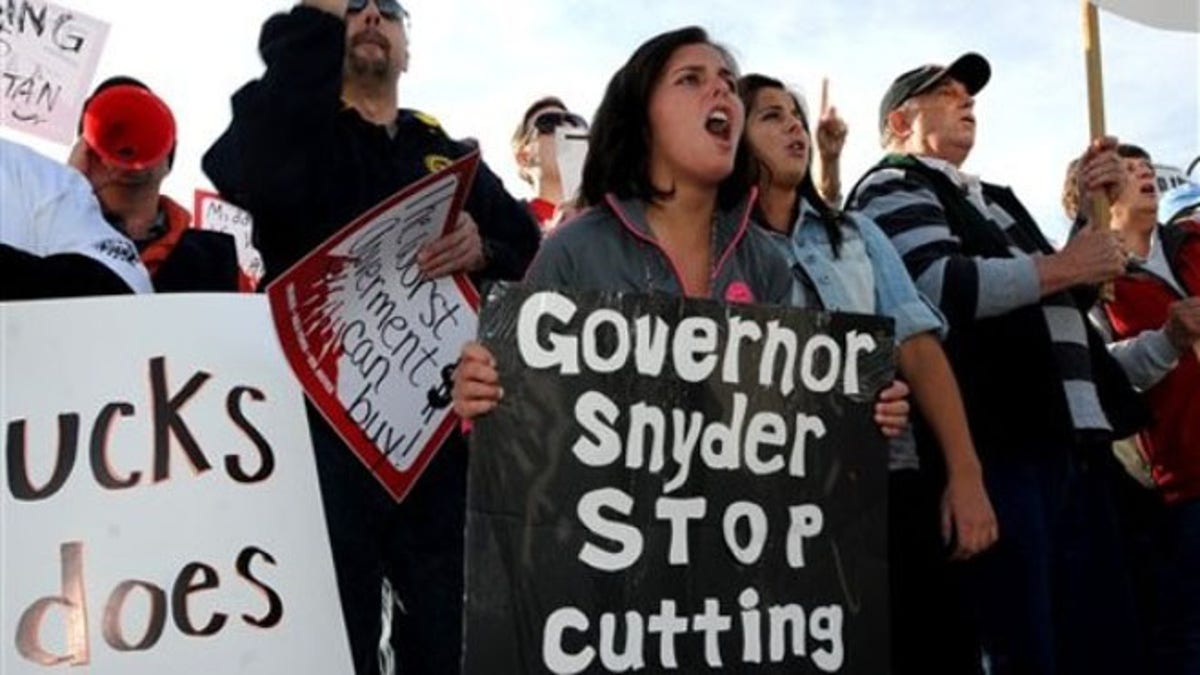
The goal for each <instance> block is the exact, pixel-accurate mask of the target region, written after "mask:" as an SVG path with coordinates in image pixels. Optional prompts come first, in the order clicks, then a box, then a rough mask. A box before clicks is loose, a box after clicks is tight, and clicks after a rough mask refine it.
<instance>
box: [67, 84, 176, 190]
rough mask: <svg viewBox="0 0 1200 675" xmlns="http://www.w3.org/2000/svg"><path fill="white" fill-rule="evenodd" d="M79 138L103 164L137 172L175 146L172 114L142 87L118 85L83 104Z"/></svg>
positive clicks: (160, 158)
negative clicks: (84, 107) (81, 132)
mask: <svg viewBox="0 0 1200 675" xmlns="http://www.w3.org/2000/svg"><path fill="white" fill-rule="evenodd" d="M83 140H84V141H85V142H87V144H88V146H90V147H91V148H92V149H93V150H95V151H96V154H98V155H100V158H101V159H103V160H104V162H105V163H106V164H109V165H111V166H115V167H117V168H120V169H126V170H130V171H141V170H142V169H147V168H149V167H152V166H154V165H156V164H158V163H159V162H161V161H162V160H163V159H164V158H166V156H167V155H168V154H169V153H170V152H171V148H173V147H175V117H174V115H172V114H171V109H170V108H168V107H167V104H166V103H163V102H162V100H161V99H160V98H158V97H157V96H155V95H154V94H152V93H150V92H149V91H147V90H146V89H143V88H142V87H138V86H136V85H131V84H120V85H116V86H112V87H109V88H107V89H105V90H104V91H102V92H100V93H99V94H96V96H95V97H93V98H92V100H91V101H90V102H89V103H88V104H87V108H86V109H85V110H84V111H83Z"/></svg>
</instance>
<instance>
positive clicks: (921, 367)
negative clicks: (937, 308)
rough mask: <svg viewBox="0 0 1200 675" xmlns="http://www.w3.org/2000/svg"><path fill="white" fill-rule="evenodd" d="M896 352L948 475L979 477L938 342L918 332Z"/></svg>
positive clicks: (958, 398)
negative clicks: (976, 475) (940, 453)
mask: <svg viewBox="0 0 1200 675" xmlns="http://www.w3.org/2000/svg"><path fill="white" fill-rule="evenodd" d="M899 352H900V358H899V361H900V372H901V373H902V374H903V375H904V377H905V379H907V380H908V383H909V386H910V387H911V388H912V392H913V398H914V400H915V401H916V404H917V409H918V410H920V412H921V415H922V416H923V417H924V418H925V420H926V422H928V424H929V426H930V428H931V429H932V430H933V434H934V436H935V437H936V438H937V440H938V444H939V445H940V446H941V448H942V456H943V458H944V459H945V462H946V474H947V476H948V477H955V476H962V475H973V474H978V473H979V472H980V471H981V469H980V465H979V458H978V456H977V455H976V454H975V445H974V443H973V442H972V441H971V432H970V428H969V427H968V426H967V414H966V411H965V410H964V409H963V403H962V396H961V395H960V393H959V389H958V381H957V380H956V379H955V378H954V372H953V371H952V370H951V369H950V362H949V361H947V360H946V354H945V352H944V351H942V345H941V343H940V342H938V341H937V338H935V337H934V336H933V334H932V333H921V334H919V335H914V336H913V337H911V338H909V339H907V340H905V341H904V342H903V343H901V344H900V350H899Z"/></svg>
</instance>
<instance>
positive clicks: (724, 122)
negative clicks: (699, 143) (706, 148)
mask: <svg viewBox="0 0 1200 675" xmlns="http://www.w3.org/2000/svg"><path fill="white" fill-rule="evenodd" d="M704 129H705V130H706V131H708V133H710V134H712V135H713V136H716V137H717V138H719V139H721V140H722V141H726V142H728V141H729V140H730V139H731V138H732V137H733V125H732V124H730V122H729V113H728V112H726V111H724V110H722V109H720V108H717V109H715V110H713V111H712V112H710V113H709V114H708V117H707V118H705V120H704Z"/></svg>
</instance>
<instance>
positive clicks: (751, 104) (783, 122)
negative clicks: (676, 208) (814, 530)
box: [738, 75, 997, 673]
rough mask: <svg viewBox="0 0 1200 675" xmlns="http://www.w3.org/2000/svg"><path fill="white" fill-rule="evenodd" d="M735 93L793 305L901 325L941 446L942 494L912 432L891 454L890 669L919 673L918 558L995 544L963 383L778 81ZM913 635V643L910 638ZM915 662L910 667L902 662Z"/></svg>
mask: <svg viewBox="0 0 1200 675" xmlns="http://www.w3.org/2000/svg"><path fill="white" fill-rule="evenodd" d="M738 91H739V94H740V96H741V98H742V102H743V103H744V104H745V106H746V130H745V135H744V138H743V143H742V149H741V152H742V153H743V154H745V155H746V156H747V157H748V158H749V159H750V161H751V162H752V165H753V169H752V173H753V174H754V175H756V177H757V183H758V186H759V208H758V213H757V219H756V220H757V221H758V222H759V223H761V224H762V225H763V226H764V231H765V232H768V233H769V235H770V237H771V239H772V240H773V241H774V242H775V243H776V245H777V246H778V248H779V250H780V251H781V252H782V253H783V254H784V255H785V256H786V257H787V258H788V259H789V261H790V262H791V263H792V269H793V270H794V271H795V276H796V287H795V296H796V297H795V298H794V301H795V303H796V304H799V305H801V306H807V307H814V308H822V309H827V310H831V311H833V310H836V311H843V312H855V313H863V314H879V315H883V316H889V317H891V318H892V319H894V320H895V325H896V342H897V346H898V354H899V369H900V373H901V374H902V375H903V376H904V378H905V379H906V380H908V382H909V383H910V384H911V386H912V390H913V395H914V397H915V399H916V404H917V407H918V409H919V410H920V411H921V413H922V416H923V418H924V420H925V421H926V422H927V423H928V426H929V428H930V429H931V431H932V433H933V435H934V436H935V437H936V440H937V443H938V444H939V445H940V446H941V449H942V460H943V462H942V464H944V466H945V472H946V479H945V484H944V487H941V488H936V489H931V488H929V487H927V486H926V485H925V484H924V483H923V482H922V481H924V480H926V478H925V476H927V475H928V470H927V471H926V472H925V473H924V474H921V473H918V471H916V468H917V464H918V461H917V452H916V446H915V443H914V441H913V438H912V435H911V434H905V435H904V436H903V437H901V438H897V439H894V440H893V442H892V445H891V452H890V456H889V467H890V468H891V474H890V475H891V479H890V485H889V502H890V520H891V527H890V534H889V540H890V541H889V546H890V549H891V557H892V561H891V562H892V564H891V566H890V569H891V573H892V583H891V587H892V593H893V598H892V612H893V617H894V620H893V622H892V625H893V630H894V631H896V632H895V633H894V634H893V645H894V646H895V648H894V649H893V657H894V661H896V663H895V665H896V669H895V672H897V673H909V672H919V669H918V670H914V667H916V663H922V664H925V665H928V664H929V663H930V662H929V661H928V658H927V656H928V655H927V654H925V652H927V651H928V649H927V647H926V645H925V644H924V643H923V641H922V640H921V639H920V635H918V633H921V634H924V633H925V632H927V631H928V630H929V625H928V624H926V623H922V622H915V621H913V620H912V617H913V616H915V614H914V612H917V611H919V610H920V609H921V608H922V607H921V604H922V603H923V604H924V605H925V608H926V609H928V608H929V607H930V606H931V605H932V604H933V602H934V600H935V598H933V597H930V595H931V594H929V593H928V592H927V588H926V587H925V586H923V585H922V583H923V582H924V581H925V580H923V579H920V578H913V575H916V574H922V573H934V570H932V569H927V570H921V569H920V568H919V567H918V566H919V565H922V564H925V562H923V561H921V560H919V557H921V556H926V557H928V558H932V559H936V558H937V557H938V556H939V555H940V554H941V552H942V551H943V550H944V551H945V552H947V553H948V554H949V557H950V558H952V559H955V560H962V559H966V558H969V557H971V556H974V555H976V554H978V553H979V552H981V551H983V550H984V549H986V548H988V547H989V546H991V544H992V543H993V542H994V541H995V540H996V537H997V526H996V517H995V514H994V513H993V511H992V506H991V503H990V501H989V500H988V497H987V493H986V491H985V489H984V485H983V475H982V470H981V468H980V464H979V460H978V458H977V457H976V455H975V447H974V445H973V443H972V441H971V436H970V433H969V431H968V427H967V419H966V413H965V412H964V409H963V404H962V400H961V399H960V397H959V393H958V384H957V381H956V380H955V377H954V373H953V371H951V369H950V365H949V362H948V361H947V359H946V355H945V352H944V351H943V350H942V347H941V343H940V342H939V340H938V337H937V332H938V331H940V330H942V329H943V322H942V319H941V317H940V315H939V314H937V313H936V312H935V310H933V309H932V306H931V305H929V304H928V303H927V302H925V301H924V300H923V299H922V297H921V296H920V294H919V293H918V292H917V290H916V288H915V286H914V285H913V282H912V280H911V278H910V277H909V275H908V272H907V271H906V270H905V268H904V265H903V263H902V262H901V261H900V258H899V256H898V254H897V253H896V251H895V249H893V248H892V245H891V243H890V242H889V241H888V239H887V237H886V236H885V235H884V234H883V233H882V232H881V231H880V230H879V228H878V227H877V226H876V225H875V224H874V223H873V222H872V221H870V220H869V219H867V218H865V217H863V216H861V215H859V214H856V213H841V212H838V211H836V210H834V209H832V208H830V207H829V206H828V205H827V204H826V203H825V201H824V200H822V199H821V197H820V196H819V195H818V193H817V189H816V186H815V184H814V182H813V178H812V175H811V173H810V171H809V168H810V160H811V158H812V149H813V146H812V137H811V136H810V134H809V131H808V129H809V127H808V121H807V120H806V119H805V116H804V111H803V109H802V108H801V106H800V104H799V101H798V100H797V98H796V96H795V95H793V94H792V93H791V92H790V91H788V90H787V89H786V88H785V87H784V85H783V84H782V83H781V82H779V81H778V80H775V79H772V78H769V77H765V76H762V75H747V76H745V77H743V78H742V79H741V80H740V81H739V82H738ZM939 493H940V504H939V503H938V501H937V500H938V499H939ZM925 502H930V503H928V504H925ZM925 507H928V508H925ZM939 520H940V529H941V538H942V541H941V542H940V544H939V542H938V541H937V528H938V526H939ZM930 542H932V544H931V545H929V544H930ZM922 547H923V548H922ZM914 556H917V558H918V559H914ZM943 595H944V594H943ZM909 627H911V628H912V631H913V633H912V636H911V637H909V636H908V634H907V633H905V632H904V631H905V630H907V629H908V628H909ZM939 634H940V633H939ZM910 652H911V653H910ZM917 652H920V653H919V654H918V653H917ZM909 656H911V657H912V658H913V659H914V661H912V662H909V663H907V664H906V663H904V660H905V659H906V658H908V657H909ZM944 656H945V655H944V654H942V655H939V657H938V658H942V657H944ZM966 658H967V660H968V661H969V660H970V656H969V655H968V656H967V657H966ZM916 659H924V660H921V661H917V660H916ZM975 662H976V663H978V658H975ZM938 672H942V671H938ZM946 672H972V671H971V670H961V671H960V670H954V671H946Z"/></svg>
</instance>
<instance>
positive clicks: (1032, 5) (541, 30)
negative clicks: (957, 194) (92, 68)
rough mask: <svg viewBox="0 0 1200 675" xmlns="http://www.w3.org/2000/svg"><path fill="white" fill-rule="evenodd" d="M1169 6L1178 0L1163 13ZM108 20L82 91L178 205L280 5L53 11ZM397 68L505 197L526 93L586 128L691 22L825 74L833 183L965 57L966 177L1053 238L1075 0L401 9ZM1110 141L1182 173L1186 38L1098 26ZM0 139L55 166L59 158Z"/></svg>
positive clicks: (1191, 43)
mask: <svg viewBox="0 0 1200 675" xmlns="http://www.w3.org/2000/svg"><path fill="white" fill-rule="evenodd" d="M1180 1H1182V2H1187V1H1190V0H1180ZM60 4H64V5H66V6H69V7H71V8H73V9H76V10H79V11H81V12H84V13H87V14H90V15H92V16H95V17H97V18H100V19H103V20H105V21H107V22H108V23H109V24H111V27H112V28H111V32H110V33H109V37H108V43H107V46H106V48H105V52H104V55H103V56H102V58H101V61H100V65H99V68H98V72H97V76H96V81H97V82H98V81H100V80H101V79H103V78H105V77H107V76H110V75H114V74H129V75H133V76H135V77H138V78H139V79H142V80H143V81H145V82H146V83H147V84H149V85H150V86H151V87H152V88H153V89H155V90H156V91H157V92H158V93H159V94H160V95H161V96H162V97H163V98H164V99H165V100H166V101H167V102H168V104H170V105H171V106H172V107H173V108H174V110H175V113H176V116H177V118H178V121H179V125H180V141H179V154H178V159H177V162H176V167H175V171H174V173H173V174H172V176H171V177H170V178H169V179H168V182H167V187H166V191H167V192H168V193H169V194H171V195H172V196H174V197H175V198H176V199H178V200H179V201H181V202H183V203H184V204H186V205H189V206H190V204H191V200H192V192H193V190H194V189H196V188H208V187H209V184H208V181H207V179H206V178H205V177H204V176H203V174H202V173H201V172H200V170H199V163H200V159H199V158H200V155H201V154H202V153H203V151H204V149H205V148H207V147H208V145H209V144H210V143H211V142H212V141H213V140H214V139H215V138H216V137H217V135H218V134H219V133H220V131H221V130H222V129H223V128H224V127H225V126H226V124H228V120H229V95H230V94H231V93H232V92H233V91H234V90H235V89H236V88H237V87H238V86H240V85H241V84H242V83H243V82H245V81H246V80H248V79H250V78H253V77H257V76H258V75H259V74H260V73H261V70H262V62H261V61H260V59H259V58H258V55H257V53H256V44H257V36H258V31H259V28H260V27H261V25H262V22H263V20H264V19H266V17H267V16H269V15H270V14H271V13H273V12H275V11H281V10H285V9H287V8H288V7H289V6H291V4H292V3H290V2H285V1H282V0H206V1H204V2H175V1H161V2H150V1H148V0H71V1H69V2H63V3H60ZM405 5H406V7H408V9H409V11H410V13H411V14H412V59H411V64H410V65H411V67H410V70H409V73H407V74H406V75H405V76H404V77H403V78H402V80H401V84H400V97H401V105H402V106H404V107H413V108H418V109H421V110H424V111H426V112H429V113H431V114H432V115H434V116H435V117H437V118H439V119H440V120H441V121H442V123H443V126H444V127H445V128H446V129H447V130H448V131H449V133H450V134H451V135H453V136H456V137H465V136H472V137H475V138H478V139H479V140H480V141H481V142H482V146H483V151H484V159H485V161H487V162H488V164H489V165H490V166H491V167H492V168H493V170H495V171H496V172H497V173H499V174H500V176H501V177H502V178H503V179H504V182H505V184H506V185H507V186H508V188H509V190H510V191H511V192H512V193H513V194H514V195H516V196H519V197H526V196H529V194H528V190H527V189H526V186H525V185H524V183H521V182H520V181H519V179H518V178H517V177H516V173H515V171H514V169H513V166H512V157H511V154H510V152H509V147H508V138H509V135H510V133H511V131H512V128H513V126H514V125H515V124H516V122H517V120H518V118H519V116H520V114H521V112H522V111H523V110H524V108H525V107H526V106H527V105H528V103H529V102H531V101H532V100H533V99H535V98H537V97H540V96H542V95H546V94H555V95H558V96H560V97H561V98H563V99H564V100H566V102H567V103H568V105H570V106H571V107H572V108H573V109H575V110H577V111H579V112H581V113H583V114H585V116H587V117H590V116H591V114H592V112H593V111H594V109H595V107H596V105H597V104H598V103H599V100H600V96H601V95H602V93H603V89H604V87H605V85H606V84H607V82H608V79H609V77H610V76H611V75H612V73H613V72H614V71H615V70H616V68H617V67H618V66H620V65H621V63H623V62H624V60H625V59H627V58H628V56H629V55H630V54H631V53H632V51H633V49H634V48H636V46H637V45H638V44H640V43H641V42H643V41H644V40H645V39H647V38H649V37H651V36H653V35H654V34H656V33H659V32H661V31H664V30H669V29H673V28H677V27H680V26H684V25H689V24H697V25H700V26H703V27H705V28H706V29H708V30H709V32H710V33H711V34H712V35H713V36H714V37H715V38H716V39H717V40H719V41H721V42H723V43H725V44H727V45H728V46H729V47H731V48H732V50H733V52H734V53H735V55H736V56H737V58H738V59H739V61H740V66H741V68H742V70H743V72H751V71H753V72H762V73H765V74H768V75H772V76H775V77H778V78H779V79H782V80H785V81H788V82H792V83H795V84H797V85H799V86H800V87H801V88H802V89H804V90H806V91H808V92H811V93H812V94H813V96H812V98H813V99H814V105H815V98H816V93H817V92H818V91H819V86H820V79H821V77H822V76H823V75H826V76H828V77H829V78H830V82H831V85H830V89H831V97H832V100H833V102H834V103H835V104H836V105H837V106H838V107H839V109H840V110H841V111H842V115H843V116H844V117H845V118H846V120H847V122H848V124H849V126H850V137H849V141H848V143H847V148H846V153H845V156H844V158H843V183H844V184H845V185H846V187H847V188H848V187H849V186H850V185H851V184H853V182H854V181H855V180H856V179H857V178H858V176H859V174H860V173H861V172H862V171H863V170H865V169H866V168H867V167H868V166H870V164H872V163H873V162H874V161H875V160H876V159H878V157H879V154H880V150H879V145H878V141H877V133H876V131H875V130H876V124H877V110H878V104H879V99H880V96H881V95H882V93H883V91H884V89H885V88H886V87H887V85H888V83H889V82H890V81H891V80H892V79H893V78H894V77H895V76H896V75H898V74H899V73H900V72H902V71H904V70H907V69H908V68H911V67H914V66H917V65H920V64H923V63H929V62H937V63H946V62H948V61H950V60H952V59H953V58H954V57H956V56H958V55H959V54H960V53H962V52H964V51H969V50H973V51H978V52H980V53H982V54H983V55H984V56H986V57H987V58H988V59H989V60H990V61H991V63H992V69H993V77H992V81H991V83H989V85H988V86H987V88H986V89H985V90H984V91H983V92H981V94H980V95H979V97H978V101H977V105H976V110H977V116H978V118H979V129H978V135H977V140H976V148H975V151H974V152H973V153H972V155H971V157H970V158H969V159H968V161H967V164H966V166H965V168H966V169H967V170H969V171H972V172H975V173H978V174H981V175H982V176H983V177H984V178H985V179H987V180H991V181H994V182H1000V183H1007V184H1010V185H1012V186H1013V187H1014V189H1015V190H1016V192H1017V194H1018V196H1020V197H1021V198H1022V199H1023V200H1024V201H1025V202H1026V204H1027V205H1028V206H1029V207H1030V208H1031V210H1032V211H1033V212H1034V215H1035V216H1036V217H1038V219H1039V221H1040V222H1041V224H1042V226H1043V229H1045V230H1046V231H1047V233H1048V234H1049V235H1050V236H1051V237H1052V238H1055V239H1061V237H1062V233H1063V231H1064V229H1065V219H1064V217H1063V216H1062V215H1061V209H1060V208H1059V206H1058V195H1059V191H1060V187H1061V183H1062V175H1063V169H1064V167H1065V165H1066V163H1067V161H1068V160H1069V159H1070V158H1071V157H1073V156H1075V155H1077V154H1078V153H1079V152H1080V151H1081V150H1082V148H1083V146H1084V145H1085V143H1086V141H1087V123H1086V120H1087V116H1086V94H1085V86H1084V77H1083V74H1084V67H1083V58H1082V55H1081V50H1082V48H1081V37H1080V16H1079V4H1078V2H1076V1H1075V0H919V1H911V0H909V1H906V0H859V1H856V2H849V1H846V0H786V1H785V0H690V1H677V0H653V1H650V0H636V1H634V0H603V1H601V0H513V1H511V2H477V1H475V0H411V1H410V2H406V3H405ZM1101 35H1102V45H1103V57H1104V74H1105V89H1106V100H1107V117H1108V125H1109V130H1110V132H1111V133H1114V134H1116V135H1119V136H1120V137H1122V138H1123V139H1128V140H1130V141H1133V142H1137V143H1139V144H1141V145H1143V146H1144V147H1146V148H1147V149H1148V150H1149V151H1150V152H1151V154H1153V155H1154V157H1155V160H1156V161H1158V162H1160V163H1165V164H1171V165H1175V166H1179V167H1181V168H1183V167H1186V166H1187V164H1188V163H1189V162H1190V161H1191V160H1192V159H1193V158H1195V157H1196V156H1197V155H1198V154H1200V103H1198V100H1197V99H1198V90H1200V82H1198V80H1200V72H1198V66H1197V64H1198V63H1200V43H1198V41H1197V37H1196V35H1194V34H1180V33H1173V32H1168V31H1163V30H1158V29H1154V28H1149V27H1146V26H1142V25H1139V24H1136V23H1132V22H1130V21H1127V20H1125V19H1122V18H1120V17H1117V16H1113V15H1110V14H1103V15H1102V17H1101ZM0 135H3V136H5V137H8V138H14V139H17V140H21V141H23V142H27V143H29V144H31V145H34V146H36V147H37V148H38V149H39V150H41V151H42V152H45V153H47V154H50V155H52V156H54V157H56V158H62V157H65V155H66V148H64V147H62V146H54V145H50V144H46V143H40V142H34V141H31V140H30V138H29V137H27V136H23V135H21V134H19V133H16V132H13V131H11V130H9V129H0Z"/></svg>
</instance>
